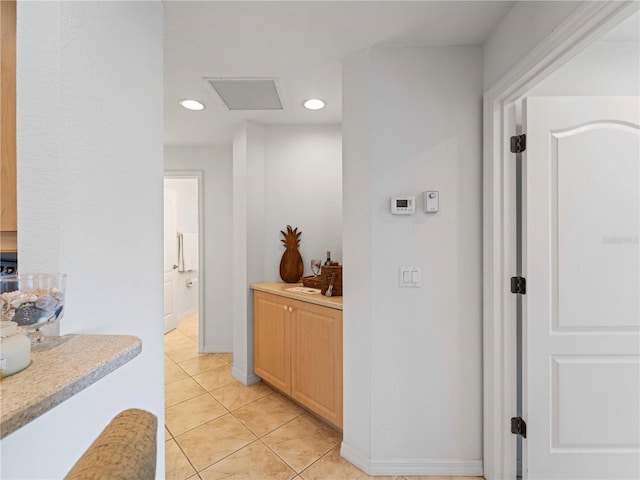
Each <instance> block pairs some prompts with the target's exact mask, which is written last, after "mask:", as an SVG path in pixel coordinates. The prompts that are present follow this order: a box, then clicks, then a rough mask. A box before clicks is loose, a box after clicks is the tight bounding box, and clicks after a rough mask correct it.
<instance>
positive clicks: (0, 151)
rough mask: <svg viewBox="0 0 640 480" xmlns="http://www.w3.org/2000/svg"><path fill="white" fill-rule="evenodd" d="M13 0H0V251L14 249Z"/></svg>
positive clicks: (14, 49)
mask: <svg viewBox="0 0 640 480" xmlns="http://www.w3.org/2000/svg"><path fill="white" fill-rule="evenodd" d="M17 230H18V221H17V214H16V2H15V1H6V0H4V1H0V251H16V249H17Z"/></svg>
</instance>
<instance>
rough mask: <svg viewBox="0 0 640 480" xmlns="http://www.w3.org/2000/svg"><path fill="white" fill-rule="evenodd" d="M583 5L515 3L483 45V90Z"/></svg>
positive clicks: (568, 2) (559, 2) (558, 2)
mask: <svg viewBox="0 0 640 480" xmlns="http://www.w3.org/2000/svg"><path fill="white" fill-rule="evenodd" d="M582 3H583V2H576V1H553V2H516V4H515V5H514V7H513V8H512V9H511V11H510V12H509V13H508V14H507V16H506V17H505V18H504V19H503V20H502V22H501V23H500V25H498V27H497V28H496V29H495V30H494V31H493V32H492V34H491V36H490V38H489V39H488V40H487V41H486V42H485V44H484V89H485V91H486V90H488V89H489V88H490V87H491V86H493V84H494V83H496V82H497V81H498V80H499V79H500V78H501V77H502V76H503V75H505V74H506V73H507V72H508V71H509V70H511V68H513V66H514V65H515V64H516V63H517V62H518V61H520V58H522V57H523V56H524V55H526V54H527V53H528V52H530V51H531V50H532V49H533V48H535V46H536V45H537V44H538V43H540V42H541V41H542V40H543V39H544V38H545V37H547V35H549V34H550V33H551V32H553V30H555V28H556V27H557V26H558V25H560V24H561V23H562V22H563V21H564V20H566V19H567V18H568V17H569V16H570V15H571V14H572V13H573V12H574V11H575V10H576V9H577V8H578V7H580V5H581V4H582Z"/></svg>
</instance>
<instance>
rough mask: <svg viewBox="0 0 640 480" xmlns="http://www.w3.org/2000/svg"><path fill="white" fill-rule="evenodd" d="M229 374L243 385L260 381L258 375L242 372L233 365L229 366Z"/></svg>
mask: <svg viewBox="0 0 640 480" xmlns="http://www.w3.org/2000/svg"><path fill="white" fill-rule="evenodd" d="M231 375H232V376H233V378H235V379H236V380H238V381H239V382H240V383H242V384H243V385H253V384H254V383H258V382H259V381H260V377H259V376H257V375H256V374H255V373H252V374H250V375H248V374H247V372H244V371H242V370H240V369H239V368H237V367H235V366H234V367H233V368H231Z"/></svg>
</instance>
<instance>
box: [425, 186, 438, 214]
mask: <svg viewBox="0 0 640 480" xmlns="http://www.w3.org/2000/svg"><path fill="white" fill-rule="evenodd" d="M439 209H440V192H433V191H431V192H424V213H437V212H438V210H439Z"/></svg>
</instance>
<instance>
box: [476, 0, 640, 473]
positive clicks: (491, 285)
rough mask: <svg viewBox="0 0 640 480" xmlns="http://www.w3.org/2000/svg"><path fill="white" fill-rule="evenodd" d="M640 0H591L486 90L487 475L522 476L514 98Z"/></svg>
mask: <svg viewBox="0 0 640 480" xmlns="http://www.w3.org/2000/svg"><path fill="white" fill-rule="evenodd" d="M639 8H640V3H639V2H637V1H625V2H585V3H584V4H583V5H581V6H580V7H578V8H577V9H576V10H575V11H574V12H573V14H571V15H570V17H569V18H568V19H567V20H565V21H564V22H563V23H562V24H561V25H559V26H558V28H557V29H556V30H555V31H553V32H552V33H551V34H550V35H549V36H548V37H547V38H545V39H544V40H543V41H542V42H540V43H539V44H538V45H537V46H536V47H535V48H534V49H533V50H531V51H530V52H529V53H528V54H527V55H526V56H525V57H524V58H523V59H522V60H521V61H520V62H519V63H518V64H516V66H515V67H514V68H512V69H511V70H510V71H509V72H508V73H507V74H506V75H505V76H504V77H502V78H501V79H500V80H499V81H498V82H497V83H496V84H495V85H494V86H493V87H491V88H490V89H489V90H488V91H487V92H486V93H485V95H484V120H483V123H484V128H483V131H484V160H483V192H484V193H483V210H484V212H483V245H484V246H483V266H484V267H483V284H484V293H483V322H484V327H483V328H484V332H483V335H484V340H483V351H484V354H483V355H484V358H483V359H484V395H483V397H484V407H483V408H484V415H483V420H484V439H483V440H484V441H483V444H484V476H485V478H486V479H487V480H501V479H513V478H515V476H516V465H515V464H516V462H515V437H514V436H513V435H511V433H510V426H509V419H510V417H511V416H513V414H512V412H513V411H514V409H515V390H516V377H515V370H514V367H513V366H514V365H515V348H514V345H515V335H514V331H515V330H514V326H513V313H512V312H515V309H514V308H513V307H512V306H513V305H514V301H513V298H512V295H511V293H510V292H509V289H508V282H507V280H508V278H509V277H511V276H512V275H513V274H514V269H513V267H514V264H515V256H514V255H513V252H514V245H513V238H514V236H513V232H512V228H511V226H512V221H513V220H512V219H511V218H510V214H509V212H511V211H512V206H513V201H514V199H513V191H512V187H511V178H512V177H511V171H510V168H511V167H510V162H509V159H510V154H509V153H508V148H506V142H507V135H506V133H508V131H509V128H510V126H509V123H511V122H510V119H511V118H512V116H511V115H512V114H511V113H510V112H511V110H510V109H512V106H513V103H514V102H515V101H516V100H517V99H518V98H521V97H522V96H524V95H526V93H527V92H528V91H529V90H531V88H532V87H533V86H535V85H537V84H538V83H539V82H540V81H541V80H543V79H544V78H546V77H547V76H548V75H549V74H551V73H552V72H554V71H555V70H557V69H558V68H559V67H561V66H562V65H563V64H565V63H566V62H567V61H569V60H570V59H571V58H572V57H573V56H575V55H576V54H577V53H579V52H580V51H581V50H583V49H584V48H586V47H587V46H588V45H590V44H591V43H592V42H593V41H594V40H595V39H597V38H599V37H600V36H602V35H603V34H604V33H606V32H607V31H609V30H611V29H612V28H614V27H615V26H616V25H618V24H619V23H620V22H621V21H622V20H624V19H626V18H628V17H629V16H630V15H631V14H633V13H635V12H636V11H638V9H639Z"/></svg>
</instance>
